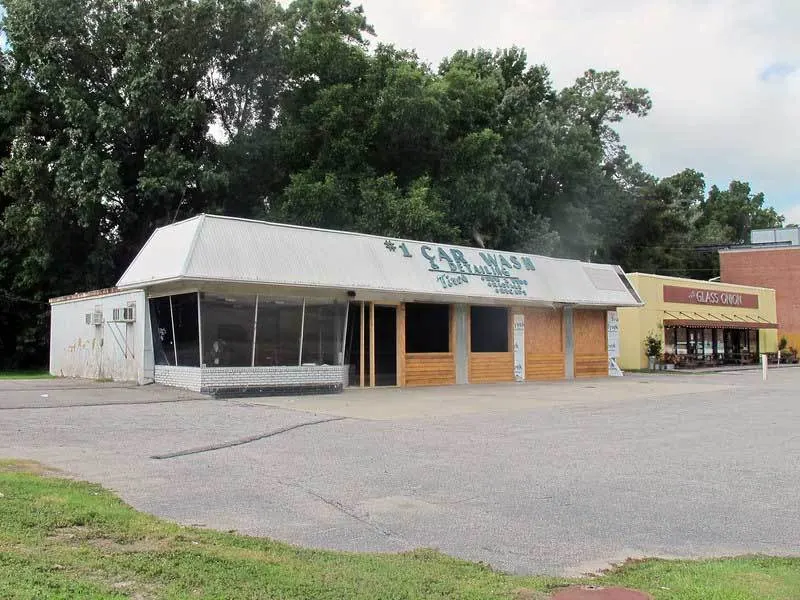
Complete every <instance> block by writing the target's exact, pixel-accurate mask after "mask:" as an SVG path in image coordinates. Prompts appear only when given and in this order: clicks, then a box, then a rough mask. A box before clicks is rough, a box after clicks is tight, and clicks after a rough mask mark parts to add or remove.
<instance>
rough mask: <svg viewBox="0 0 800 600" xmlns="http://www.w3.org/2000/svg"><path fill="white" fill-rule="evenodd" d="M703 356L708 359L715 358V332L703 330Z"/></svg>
mask: <svg viewBox="0 0 800 600" xmlns="http://www.w3.org/2000/svg"><path fill="white" fill-rule="evenodd" d="M703 354H704V355H705V356H706V358H711V357H712V356H714V330H713V329H704V330H703Z"/></svg>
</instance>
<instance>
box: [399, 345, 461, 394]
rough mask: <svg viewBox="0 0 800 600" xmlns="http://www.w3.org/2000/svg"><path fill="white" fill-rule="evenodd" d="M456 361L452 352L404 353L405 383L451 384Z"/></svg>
mask: <svg viewBox="0 0 800 600" xmlns="http://www.w3.org/2000/svg"><path fill="white" fill-rule="evenodd" d="M455 382H456V361H455V355H454V354H453V353H452V352H437V353H429V354H406V355H405V385H407V386H423V385H453V384H455Z"/></svg>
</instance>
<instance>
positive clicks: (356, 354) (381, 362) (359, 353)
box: [345, 302, 397, 387]
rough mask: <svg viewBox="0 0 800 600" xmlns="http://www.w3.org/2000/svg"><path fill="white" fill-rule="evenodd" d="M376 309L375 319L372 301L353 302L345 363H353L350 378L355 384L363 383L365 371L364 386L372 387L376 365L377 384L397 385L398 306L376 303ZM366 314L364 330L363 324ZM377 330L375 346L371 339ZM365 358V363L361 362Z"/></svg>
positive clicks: (350, 364)
mask: <svg viewBox="0 0 800 600" xmlns="http://www.w3.org/2000/svg"><path fill="white" fill-rule="evenodd" d="M362 310H363V313H362ZM374 311H375V319H374V323H373V322H372V318H371V315H372V310H370V305H369V303H361V302H352V303H350V312H349V315H348V320H347V323H348V324H347V340H346V342H345V363H346V364H347V365H349V374H348V379H349V382H350V385H351V386H359V385H360V384H361V379H362V371H363V380H364V387H369V386H370V385H371V383H370V382H371V381H372V374H371V369H372V366H373V365H374V366H375V385H376V386H392V385H397V308H396V307H394V306H380V305H375V307H374ZM362 314H363V324H364V327H363V331H362V327H361V324H362ZM373 332H374V336H375V347H374V349H373V348H372V346H371V343H370V338H371V337H372V334H373ZM362 342H363V348H362ZM373 352H374V356H373ZM362 360H363V363H364V364H363V365H362V364H361V363H362Z"/></svg>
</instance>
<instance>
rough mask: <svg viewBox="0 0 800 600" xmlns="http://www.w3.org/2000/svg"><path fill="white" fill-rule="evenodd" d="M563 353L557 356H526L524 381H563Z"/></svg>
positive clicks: (564, 374)
mask: <svg viewBox="0 0 800 600" xmlns="http://www.w3.org/2000/svg"><path fill="white" fill-rule="evenodd" d="M564 377H566V372H565V368H564V353H563V352H560V353H558V354H526V355H525V379H526V380H527V381H546V380H552V379H564Z"/></svg>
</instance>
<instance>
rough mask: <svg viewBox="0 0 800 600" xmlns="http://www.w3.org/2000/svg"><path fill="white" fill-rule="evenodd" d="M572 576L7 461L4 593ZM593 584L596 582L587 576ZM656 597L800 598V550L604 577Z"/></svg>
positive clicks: (321, 588) (171, 591) (244, 593)
mask: <svg viewBox="0 0 800 600" xmlns="http://www.w3.org/2000/svg"><path fill="white" fill-rule="evenodd" d="M568 583H571V582H569V581H566V580H557V579H553V578H547V577H514V576H510V575H505V574H502V573H497V572H494V571H492V570H491V569H489V568H488V567H485V566H482V565H478V564H472V563H468V562H464V561H460V560H456V559H453V558H449V557H446V556H443V555H441V554H439V553H437V552H434V551H431V550H418V551H415V552H409V553H405V554H397V555H378V554H348V553H341V552H322V551H314V550H306V549H302V548H295V547H292V546H288V545H286V544H282V543H278V542H274V541H271V540H267V539H257V538H250V537H245V536H241V535H235V534H228V533H217V532H212V531H205V530H201V529H194V528H189V527H180V526H178V525H174V524H171V523H167V522H165V521H161V520H159V519H156V518H154V517H150V516H147V515H144V514H141V513H138V512H136V511H134V510H133V509H131V508H130V507H128V506H126V505H125V504H124V503H122V502H121V501H120V500H119V499H118V498H116V497H115V496H114V495H113V494H111V493H109V492H107V491H105V490H104V489H102V488H101V487H99V486H97V485H93V484H89V483H82V482H77V481H71V480H67V479H61V478H59V477H57V474H56V473H52V472H49V471H47V470H46V469H44V468H43V467H41V466H40V465H38V464H36V463H32V462H21V461H0V598H4V599H6V598H7V599H19V600H21V599H26V600H28V599H30V600H32V599H34V598H47V599H67V598H82V599H87V600H88V599H100V598H103V599H105V598H114V599H122V598H136V599H137V600H147V599H150V598H165V599H178V598H193V599H194V598H209V599H210V598H214V599H220V600H222V599H226V600H227V599H230V600H235V599H239V598H241V599H248V600H250V599H258V598H281V599H287V600H288V599H295V598H297V599H300V598H303V599H312V598H313V599H316V598H322V599H328V600H333V599H338V598H341V599H352V598H363V599H370V600H372V599H376V598H386V599H392V600H397V599H402V598H459V599H462V598H463V599H470V598H473V599H477V598H481V599H482V598H509V599H514V600H535V599H544V598H547V597H548V596H549V592H552V591H553V590H554V589H556V588H557V587H559V586H561V585H566V584H568ZM584 583H585V582H584ZM592 583H593V584H594V585H624V586H629V587H634V588H639V589H642V590H646V591H649V592H650V593H651V594H652V595H653V597H654V598H656V599H657V600H660V599H681V600H693V599H696V600H750V599H766V600H789V599H792V598H800V558H796V559H777V558H762V557H751V558H736V559H728V560H712V561H700V562H683V561H681V562H670V561H660V560H658V561H643V562H635V563H629V564H628V565H626V566H624V567H622V568H620V569H618V570H616V571H614V572H612V573H609V574H608V575H606V576H604V577H602V578H598V579H594V580H593V581H592Z"/></svg>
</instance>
